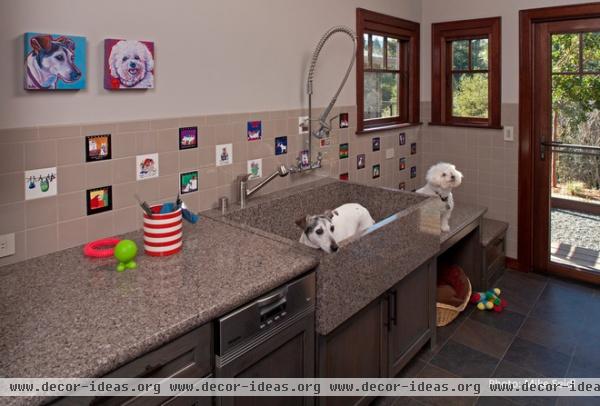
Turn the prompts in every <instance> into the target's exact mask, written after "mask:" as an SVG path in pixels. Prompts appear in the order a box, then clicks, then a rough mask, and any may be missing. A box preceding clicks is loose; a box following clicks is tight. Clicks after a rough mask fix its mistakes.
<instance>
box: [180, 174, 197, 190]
mask: <svg viewBox="0 0 600 406" xmlns="http://www.w3.org/2000/svg"><path fill="white" fill-rule="evenodd" d="M197 191H198V171H191V172H182V173H180V174H179V192H180V193H181V194H182V195H185V194H188V193H192V192H197Z"/></svg>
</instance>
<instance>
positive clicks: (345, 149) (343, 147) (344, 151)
mask: <svg viewBox="0 0 600 406" xmlns="http://www.w3.org/2000/svg"><path fill="white" fill-rule="evenodd" d="M348 153H349V146H348V143H344V144H340V159H346V158H348Z"/></svg>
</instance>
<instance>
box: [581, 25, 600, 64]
mask: <svg viewBox="0 0 600 406" xmlns="http://www.w3.org/2000/svg"><path fill="white" fill-rule="evenodd" d="M583 70H584V71H586V72H600V32H586V33H585V34H583Z"/></svg>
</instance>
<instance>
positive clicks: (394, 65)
mask: <svg viewBox="0 0 600 406" xmlns="http://www.w3.org/2000/svg"><path fill="white" fill-rule="evenodd" d="M387 49H388V50H387V68H388V69H393V70H397V69H398V66H400V64H399V62H398V57H399V55H400V41H398V40H397V39H396V38H388V39H387Z"/></svg>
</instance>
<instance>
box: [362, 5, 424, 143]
mask: <svg viewBox="0 0 600 406" xmlns="http://www.w3.org/2000/svg"><path fill="white" fill-rule="evenodd" d="M356 32H357V37H358V38H357V47H356V110H357V114H356V116H357V124H356V127H357V128H356V133H357V134H363V133H370V132H374V131H385V130H389V129H392V128H403V127H409V126H414V125H419V124H420V121H419V118H420V117H419V115H420V88H419V65H420V60H419V47H420V45H419V38H420V24H419V23H416V22H413V21H408V20H403V19H401V18H397V17H392V16H389V15H385V14H380V13H376V12H374V11H370V10H365V9H362V8H357V9H356ZM363 34H378V35H383V36H385V37H392V38H397V39H399V40H400V41H401V45H400V48H401V49H400V61H399V63H400V65H399V68H400V69H399V74H400V80H399V86H402V84H404V85H405V86H406V91H402V92H400V91H399V92H398V102H399V106H398V112H399V113H400V112H401V111H402V110H405V113H404V114H400V115H399V116H398V117H386V118H381V119H369V120H366V121H365V118H364V73H365V68H364V62H363V49H364V40H363ZM402 43H405V45H402ZM369 46H370V45H369ZM403 46H404V47H405V49H402V48H403ZM386 56H387V47H384V60H385V58H386ZM402 59H404V61H403V60H402ZM402 67H405V69H402ZM368 71H371V70H368ZM375 71H376V70H375ZM402 98H404V100H403V101H404V103H405V104H404V106H403V109H401V108H400V106H401V100H402Z"/></svg>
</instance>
